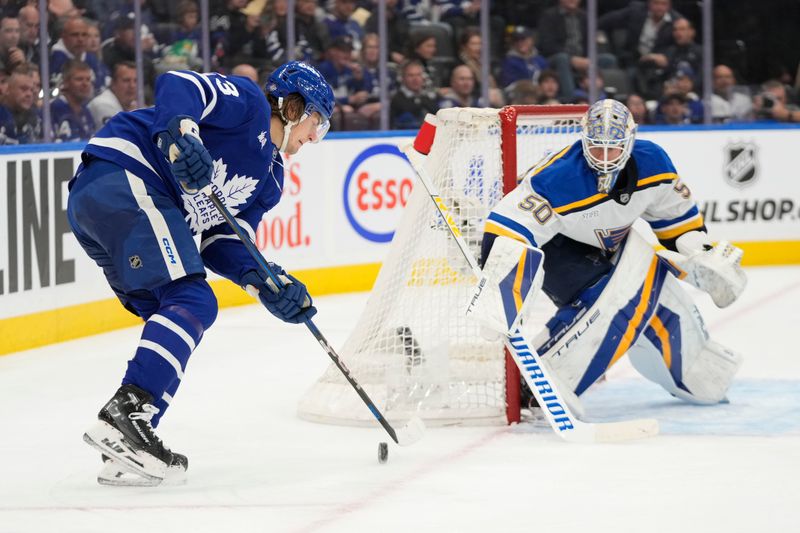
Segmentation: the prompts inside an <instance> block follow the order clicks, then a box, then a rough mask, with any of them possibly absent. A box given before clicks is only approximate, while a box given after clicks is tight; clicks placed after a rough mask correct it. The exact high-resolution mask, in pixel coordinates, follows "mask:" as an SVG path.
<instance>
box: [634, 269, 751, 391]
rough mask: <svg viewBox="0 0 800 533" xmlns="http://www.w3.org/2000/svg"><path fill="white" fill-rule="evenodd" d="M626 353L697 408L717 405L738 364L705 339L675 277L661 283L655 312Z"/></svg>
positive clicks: (639, 367)
mask: <svg viewBox="0 0 800 533" xmlns="http://www.w3.org/2000/svg"><path fill="white" fill-rule="evenodd" d="M629 355H630V360H631V363H632V364H633V366H634V368H636V370H637V371H639V372H640V373H641V374H642V375H643V376H644V377H646V378H647V379H649V380H651V381H653V382H655V383H658V384H659V385H661V386H662V387H663V388H664V389H665V390H667V392H669V393H670V394H672V395H674V396H676V397H678V398H681V399H682V400H685V401H688V402H691V403H698V404H716V403H719V402H720V401H722V400H723V399H724V398H725V394H726V392H727V390H728V388H729V387H730V384H731V381H732V380H733V377H734V375H735V374H736V372H737V370H738V369H739V367H740V366H741V363H742V358H741V356H740V355H739V354H737V353H735V352H733V351H731V350H729V349H727V348H725V347H724V346H722V345H720V344H719V343H717V342H715V341H713V340H711V339H710V338H709V336H708V333H707V332H706V330H705V326H704V324H703V320H702V318H701V316H700V313H699V311H698V310H697V307H696V306H695V305H694V303H693V302H692V301H691V299H690V297H689V296H688V295H687V294H686V293H685V292H684V290H683V289H682V288H681V287H680V285H679V284H678V282H677V281H676V280H675V279H674V278H669V279H668V280H667V282H666V283H665V285H664V291H663V293H662V298H661V300H660V302H659V307H658V310H657V311H656V314H655V315H654V316H653V318H652V319H651V321H650V323H649V324H648V327H647V329H646V330H645V334H644V335H643V336H642V337H640V339H639V341H637V343H636V345H635V346H634V348H632V349H631V351H630V353H629Z"/></svg>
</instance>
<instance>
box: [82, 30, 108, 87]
mask: <svg viewBox="0 0 800 533" xmlns="http://www.w3.org/2000/svg"><path fill="white" fill-rule="evenodd" d="M86 29H87V32H88V34H89V35H88V37H87V39H86V52H87V53H89V54H92V55H93V56H94V57H95V58H97V59H98V61H97V70H96V71H95V76H97V77H98V78H101V79H102V84H101V87H108V84H109V83H111V72H110V71H109V70H108V67H107V66H106V64H105V63H103V62H102V61H101V60H100V58H101V57H102V52H101V50H100V42H101V41H100V23H98V22H97V21H96V20H87V21H86Z"/></svg>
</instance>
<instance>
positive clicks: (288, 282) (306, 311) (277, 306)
mask: <svg viewBox="0 0 800 533" xmlns="http://www.w3.org/2000/svg"><path fill="white" fill-rule="evenodd" d="M269 268H270V270H272V272H273V273H274V274H275V275H276V276H277V277H278V279H280V281H281V283H282V285H283V286H282V287H280V288H279V287H277V286H276V285H275V282H273V281H272V280H271V279H266V280H265V279H264V278H263V277H262V276H261V274H260V273H259V272H257V271H255V270H251V271H249V272H247V273H246V274H245V275H244V276H242V279H241V282H240V285H242V287H243V288H244V290H245V291H247V293H248V294H249V295H251V296H253V297H256V298H258V299H259V300H260V301H261V303H262V304H263V305H264V307H266V308H267V310H268V311H269V312H270V313H272V314H273V315H275V316H276V317H278V318H280V319H281V320H283V321H284V322H289V323H290V324H299V323H301V322H305V321H306V320H309V319H310V318H311V317H313V316H314V315H315V314H317V308H316V307H314V305H313V302H312V301H311V296H309V295H308V291H307V290H306V286H305V285H303V282H301V281H300V280H298V279H297V278H295V277H294V276H292V275H291V274H287V273H286V271H284V270H283V269H282V268H281V267H280V266H279V265H276V264H275V263H269Z"/></svg>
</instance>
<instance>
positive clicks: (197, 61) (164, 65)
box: [157, 0, 203, 73]
mask: <svg viewBox="0 0 800 533" xmlns="http://www.w3.org/2000/svg"><path fill="white" fill-rule="evenodd" d="M176 9H177V15H176V21H177V26H176V27H175V28H174V29H173V30H172V31H171V32H169V33H168V34H166V35H163V36H161V40H162V42H164V44H165V46H164V48H163V50H162V51H161V59H160V60H159V61H158V66H157V70H158V72H159V73H164V72H167V71H169V70H198V69H200V67H202V65H203V60H202V58H201V57H200V41H201V40H202V35H201V28H200V8H199V7H197V3H195V2H194V0H181V1H180V2H178V5H177V8H176Z"/></svg>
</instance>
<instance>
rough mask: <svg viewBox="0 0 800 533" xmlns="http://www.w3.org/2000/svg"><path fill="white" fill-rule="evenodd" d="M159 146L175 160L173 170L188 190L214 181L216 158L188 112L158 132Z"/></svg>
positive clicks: (177, 178) (192, 192)
mask: <svg viewBox="0 0 800 533" xmlns="http://www.w3.org/2000/svg"><path fill="white" fill-rule="evenodd" d="M156 139H157V141H156V144H157V145H158V148H159V150H161V152H162V153H163V154H164V155H165V156H166V157H167V159H168V160H169V161H170V163H172V174H173V176H175V179H176V180H178V183H179V184H180V186H181V189H183V190H184V191H185V192H186V193H188V194H195V193H197V192H198V191H199V190H200V189H202V188H203V187H205V186H207V185H210V184H211V174H212V171H213V169H214V161H213V160H212V159H211V154H209V153H208V150H206V147H205V146H203V141H202V140H201V139H200V127H199V126H198V125H197V123H196V122H195V121H194V119H193V118H192V117H190V116H187V115H178V116H176V117H173V118H172V120H170V121H169V123H168V124H167V131H162V132H160V133H159V134H158V135H157V136H156Z"/></svg>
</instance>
